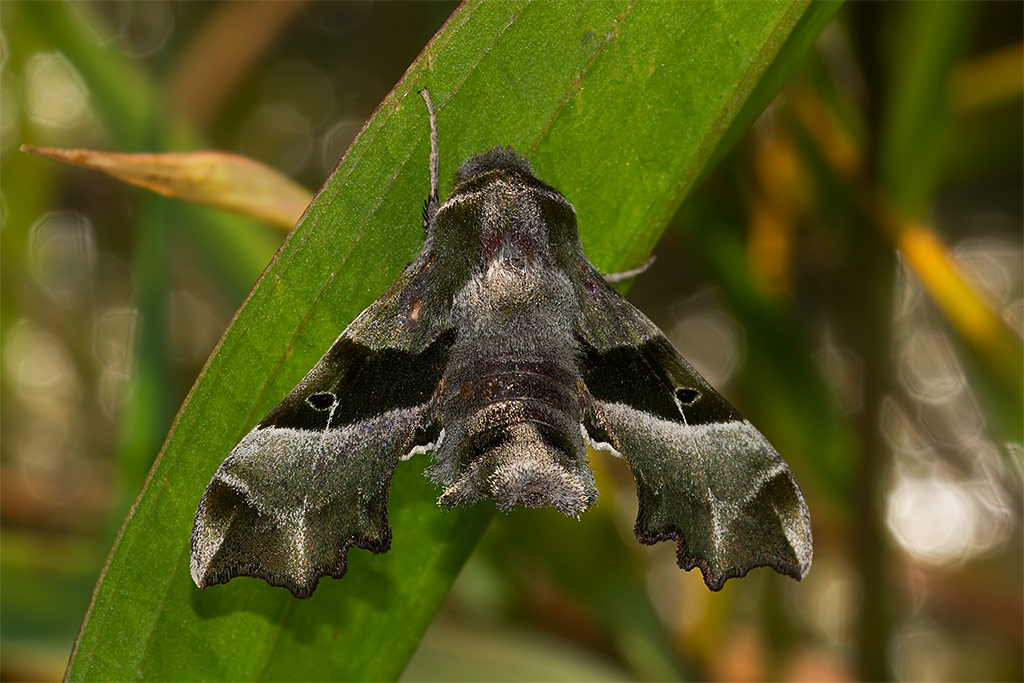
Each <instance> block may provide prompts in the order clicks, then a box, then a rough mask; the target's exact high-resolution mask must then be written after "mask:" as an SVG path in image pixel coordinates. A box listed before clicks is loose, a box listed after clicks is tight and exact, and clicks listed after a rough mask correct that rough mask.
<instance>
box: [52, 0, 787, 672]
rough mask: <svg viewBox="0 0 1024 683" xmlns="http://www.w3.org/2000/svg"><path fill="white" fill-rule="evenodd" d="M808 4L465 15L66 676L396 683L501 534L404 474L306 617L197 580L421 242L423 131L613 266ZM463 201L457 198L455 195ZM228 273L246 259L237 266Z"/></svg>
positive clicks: (283, 270) (169, 448)
mask: <svg viewBox="0 0 1024 683" xmlns="http://www.w3.org/2000/svg"><path fill="white" fill-rule="evenodd" d="M804 7H805V4H804V3H779V4H767V3H752V4H749V5H746V4H734V3H729V4H725V5H722V6H713V5H704V4H692V3H687V4H672V5H658V4H656V3H651V4H642V5H635V6H634V5H628V4H623V3H618V2H614V3H585V4H578V3H569V2H566V3H529V2H503V3H469V4H467V5H465V6H463V7H462V8H461V9H460V10H459V11H458V12H456V14H455V15H454V16H453V17H452V19H451V20H450V21H449V22H448V24H447V25H446V26H445V27H444V28H443V29H442V30H441V31H440V32H439V33H438V35H437V36H436V37H435V39H434V40H433V41H432V42H431V44H430V45H429V46H428V47H427V48H426V49H425V50H424V53H423V54H422V55H421V57H420V58H419V59H418V60H417V61H416V63H414V64H413V66H412V67H411V68H410V69H409V71H408V72H407V74H406V76H405V77H404V78H403V79H402V81H401V82H400V83H399V84H398V86H397V87H396V88H395V90H394V91H393V92H392V93H391V94H390V95H389V96H388V97H387V98H386V99H385V101H384V102H383V103H382V104H381V106H380V108H379V109H378V111H377V113H376V114H375V115H374V117H373V118H372V119H371V120H370V122H369V123H368V124H367V126H366V127H365V128H364V130H363V131H362V133H361V134H360V135H359V137H358V138H357V139H356V141H355V142H354V143H353V145H352V147H351V148H350V150H349V152H348V153H347V155H346V156H345V158H344V159H343V161H342V162H341V163H340V165H339V166H338V168H337V169H336V170H335V172H334V173H333V174H332V176H331V177H330V178H329V179H328V181H327V182H326V184H325V185H324V188H323V189H322V190H321V192H320V194H319V195H318V196H317V198H316V199H315V201H314V202H313V204H312V205H311V206H310V208H309V210H308V211H307V212H306V214H305V215H304V217H303V219H302V220H301V221H300V222H299V224H298V225H297V226H296V228H295V230H294V231H293V233H292V234H291V235H290V237H289V240H288V242H287V243H286V245H285V246H284V247H283V248H282V250H281V251H280V252H279V253H278V256H277V257H276V258H275V260H274V262H273V263H272V264H271V266H270V267H269V268H268V270H267V271H266V272H265V273H264V275H263V277H262V278H261V279H260V281H259V283H258V284H257V286H256V287H255V288H254V289H253V291H252V293H251V294H250V296H249V298H248V300H247V301H246V303H245V305H244V306H243V307H242V309H241V310H240V311H239V313H238V315H237V317H236V319H235V321H234V323H233V325H232V327H231V328H230V329H229V330H228V332H227V333H226V334H225V336H224V338H223V339H222V340H221V343H220V345H219V347H218V349H217V351H216V353H215V354H214V355H213V357H211V359H210V361H209V363H208V365H207V367H206V369H205V370H204V372H203V374H202V376H201V378H200V379H199V381H198V382H197V384H196V386H195V387H194V389H193V391H192V393H191V394H190V396H189V398H188V400H187V401H186V403H185V405H184V406H183V408H182V410H181V413H180V414H179V416H178V418H177V420H176V422H175V426H174V428H173V429H172V432H171V434H170V436H169V437H168V441H167V443H166V444H165V446H164V449H163V452H162V453H161V456H160V458H159V460H158V461H157V464H156V465H155V466H154V469H153V471H152V472H151V475H150V479H149V481H148V483H147V486H146V488H145V489H144V491H143V493H142V494H141V495H140V497H139V499H138V501H137V503H136V505H135V507H134V508H133V510H132V512H131V514H130V515H129V517H128V519H127V520H126V522H125V526H124V527H123V530H122V534H121V536H120V537H119V540H118V543H117V544H116V545H115V548H114V550H113V551H112V554H111V557H110V559H109V561H108V565H107V568H106V570H105V572H104V575H103V576H102V577H101V580H100V583H99V584H98V586H97V589H96V593H95V595H94V598H93V603H92V606H91V608H90V611H89V614H88V615H87V617H86V621H85V623H84V624H83V628H82V632H81V634H80V636H79V641H78V643H77V645H76V650H75V654H74V655H73V656H72V662H71V664H70V667H69V670H68V677H69V678H71V679H75V680H99V679H136V678H167V679H178V680H181V679H273V680H276V679H325V678H331V679H371V680H379V679H389V678H394V677H395V676H396V675H397V674H398V673H399V672H400V671H401V669H402V667H403V666H404V664H405V662H406V661H407V659H408V657H409V656H410V654H411V653H412V651H413V649H414V648H415V645H416V643H417V642H418V640H419V637H420V635H421V634H422V632H423V630H424V629H425V628H426V626H427V624H428V623H429V621H430V618H431V616H432V614H433V613H434V611H435V610H436V608H437V606H438V604H439V603H440V600H441V599H442V598H443V596H444V594H445V592H446V591H447V589H448V587H449V585H450V584H451V581H452V580H453V579H454V577H455V575H456V573H457V572H458V570H459V567H460V566H461V564H462V562H463V560H464V559H465V557H466V556H467V555H468V553H469V552H470V550H471V549H472V547H473V545H474V543H475V542H476V540H477V538H478V537H479V535H480V534H481V533H482V531H483V529H484V528H485V526H486V524H487V521H488V519H489V516H490V514H491V512H490V508H489V507H488V506H485V505H478V506H476V507H474V508H472V509H470V510H459V511H455V512H449V513H445V512H442V511H441V510H439V509H438V508H437V507H436V505H435V504H434V501H435V498H436V495H437V491H436V490H434V489H433V487H432V486H431V485H430V484H429V483H428V482H426V481H425V480H424V479H423V477H422V476H421V471H422V468H423V465H424V463H423V462H422V461H421V462H419V463H415V462H411V463H406V464H405V465H404V466H403V467H400V468H399V470H398V472H397V473H396V476H395V480H394V484H393V486H392V490H391V502H390V516H391V522H392V526H393V528H394V541H393V546H392V550H391V551H390V552H389V553H388V554H387V555H382V556H372V555H370V554H368V553H365V552H362V551H359V550H353V551H352V552H351V553H350V556H349V573H348V575H347V576H346V577H345V578H344V579H342V580H341V581H331V580H329V579H325V580H323V581H322V582H321V584H320V587H319V588H318V590H317V592H316V594H315V595H314V596H313V598H311V599H310V600H308V601H297V600H294V599H293V598H291V596H290V595H289V594H288V593H287V592H286V591H284V590H282V589H273V588H270V587H269V586H267V585H265V584H263V583H262V582H260V581H257V580H250V579H236V580H234V581H232V582H231V583H230V584H228V585H226V586H220V587H216V588H213V589H210V590H206V591H200V590H198V589H196V588H195V587H194V586H193V585H192V583H191V580H190V578H189V574H188V535H189V532H190V529H191V522H192V516H193V514H194V511H195V505H196V503H197V501H198V499H199V496H200V494H201V493H202V490H203V488H204V487H205V486H206V483H207V482H208V480H209V478H210V476H211V475H212V474H213V472H214V470H215V469H216V467H217V465H218V464H219V463H220V461H221V460H222V459H223V458H224V457H225V456H226V455H227V453H228V452H229V451H230V450H231V447H232V446H233V445H234V444H235V442H236V441H237V440H238V439H239V438H240V437H241V436H242V435H244V433H245V432H246V431H247V430H248V429H249V428H250V427H251V426H252V425H253V424H254V423H255V422H256V421H257V420H258V419H259V418H260V417H261V416H262V415H263V414H264V413H265V412H266V411H267V410H269V409H270V408H271V407H273V405H274V404H275V403H276V402H277V401H278V400H280V399H281V398H282V397H283V396H284V395H285V394H286V393H287V391H288V390H289V389H290V388H291V387H292V386H293V385H294V384H295V383H296V382H297V381H298V380H299V379H301V377H302V376H303V375H304V374H305V372H306V371H307V370H308V369H309V367H311V366H312V365H313V363H314V362H315V361H316V359H317V358H318V357H319V356H320V354H321V353H323V351H324V350H325V349H326V348H327V347H328V346H329V344H330V343H331V341H333V339H334V338H335V336H336V335H337V334H338V332H339V331H340V330H341V329H343V328H344V326H345V325H346V324H347V323H348V322H349V321H350V320H351V319H352V318H353V317H354V316H355V315H356V314H357V313H358V312H359V311H360V310H362V308H364V307H365V306H366V305H367V304H369V303H370V302H371V301H372V300H373V298H374V297H376V296H377V295H379V294H380V292H382V291H383V290H384V288H385V287H386V286H387V285H388V284H389V283H390V281H391V280H392V279H393V278H394V277H395V276H396V275H397V274H398V272H400V270H401V268H402V266H403V264H404V263H405V262H406V261H407V260H409V259H410V258H411V257H412V255H413V254H414V253H415V251H416V249H417V248H418V247H419V245H420V243H421V242H422V230H421V226H420V221H419V210H420V207H421V205H422V202H423V199H424V197H425V195H426V192H427V188H428V180H427V139H426V130H427V124H426V114H425V112H424V110H423V107H422V104H421V102H420V101H419V99H418V98H417V97H416V95H415V93H416V90H417V89H418V88H421V87H424V86H426V87H429V88H430V90H431V92H432V94H433V96H434V101H435V104H436V105H437V106H438V110H439V111H438V113H439V128H440V139H441V165H442V178H443V179H448V178H450V177H451V174H452V172H453V171H454V169H455V167H456V165H457V164H458V163H459V162H460V161H462V160H464V159H465V158H466V157H467V156H469V154H471V153H473V152H476V151H479V150H481V149H485V148H488V147H490V146H493V145H495V144H512V145H514V146H515V147H516V148H517V149H519V150H520V151H523V152H526V153H528V154H529V155H530V156H531V158H532V160H533V162H534V165H535V169H536V170H537V172H538V175H539V176H540V177H541V178H543V179H545V180H546V181H548V182H550V183H552V184H553V185H555V186H556V187H559V188H560V189H561V190H562V191H563V192H565V194H566V195H567V196H568V197H569V198H570V200H571V201H573V202H574V203H575V204H576V207H577V209H578V210H579V216H580V225H581V231H582V233H583V240H584V246H585V248H586V249H587V250H588V253H589V254H590V255H591V257H592V258H594V260H595V261H596V262H597V263H598V265H599V266H600V267H602V268H605V269H609V270H611V269H619V268H622V267H623V266H628V265H635V264H636V263H638V262H640V261H642V260H643V258H644V256H645V255H646V253H647V252H648V251H649V249H650V248H651V246H652V245H653V244H654V242H655V241H656V239H657V236H658V235H659V234H660V233H661V231H662V230H663V229H664V227H665V223H666V222H667V220H668V218H669V217H670V216H671V214H672V212H673V211H674V210H675V208H676V207H677V206H678V204H679V202H680V201H681V200H682V196H683V194H684V193H685V192H686V191H687V190H688V189H689V188H690V186H691V185H692V183H693V182H694V180H695V178H697V177H698V176H699V174H700V172H701V170H702V168H703V166H704V164H705V163H706V160H707V158H708V156H709V155H710V153H711V152H712V151H713V150H714V149H715V146H716V145H717V143H718V140H719V139H720V137H721V135H722V133H723V132H724V131H725V129H726V128H727V127H728V124H729V122H730V121H731V120H732V119H733V117H735V115H736V113H737V112H738V111H739V108H740V107H741V106H742V105H743V103H744V101H745V99H746V96H747V95H748V94H749V92H750V90H751V88H752V87H753V86H754V85H755V84H756V83H757V81H758V77H759V75H760V74H761V73H763V71H764V70H765V69H766V68H767V66H768V64H769V63H770V62H771V59H772V57H773V55H774V54H775V52H776V51H777V50H778V48H779V46H780V44H781V43H782V42H783V40H785V38H786V36H787V35H788V34H789V33H790V31H792V29H793V27H794V25H795V24H796V22H797V20H798V19H799V18H800V16H801V14H802V12H803V9H804ZM448 189H450V182H448V183H446V182H442V194H445V193H446V191H447V190H448ZM226 258H229V256H226Z"/></svg>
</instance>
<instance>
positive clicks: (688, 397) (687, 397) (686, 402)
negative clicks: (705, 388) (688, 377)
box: [676, 387, 700, 406]
mask: <svg viewBox="0 0 1024 683" xmlns="http://www.w3.org/2000/svg"><path fill="white" fill-rule="evenodd" d="M676 400H677V401H679V405H681V406H692V405H693V404H694V403H696V402H697V401H699V400H700V392H699V391H697V390H696V389H688V388H686V387H680V388H679V389H676Z"/></svg>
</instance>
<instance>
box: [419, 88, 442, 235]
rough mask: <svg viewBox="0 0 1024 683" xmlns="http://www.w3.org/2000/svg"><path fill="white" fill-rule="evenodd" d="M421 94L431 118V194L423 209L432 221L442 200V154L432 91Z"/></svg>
mask: <svg viewBox="0 0 1024 683" xmlns="http://www.w3.org/2000/svg"><path fill="white" fill-rule="evenodd" d="M420 95H421V96H422V97H423V101H424V102H426V104H427V114H428V116H429V118H430V196H429V197H428V198H427V205H426V206H425V207H424V209H423V218H424V220H425V223H430V219H431V218H433V217H434V214H435V213H437V205H438V202H439V201H440V199H439V197H438V176H439V166H440V154H439V153H438V151H437V115H436V114H435V113H434V103H433V101H431V99H430V92H429V91H428V90H427V89H426V88H424V89H423V90H420Z"/></svg>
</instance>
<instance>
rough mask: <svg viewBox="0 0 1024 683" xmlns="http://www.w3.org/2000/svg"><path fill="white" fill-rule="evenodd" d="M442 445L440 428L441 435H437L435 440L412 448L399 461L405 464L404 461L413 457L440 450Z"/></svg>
mask: <svg viewBox="0 0 1024 683" xmlns="http://www.w3.org/2000/svg"><path fill="white" fill-rule="evenodd" d="M442 443H444V428H442V429H441V433H440V434H438V435H437V440H435V441H431V442H430V443H427V444H423V445H422V446H414V447H413V448H412V450H411V451H409V452H408V453H406V454H405V455H403V456H402V457H401V458H399V460H401V461H402V462H405V461H406V460H411V459H412V458H413V456H416V455H423V454H425V453H429V452H430V451H433V450H436V449H438V448H440V447H441V444H442Z"/></svg>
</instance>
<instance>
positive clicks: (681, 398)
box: [580, 336, 741, 425]
mask: <svg viewBox="0 0 1024 683" xmlns="http://www.w3.org/2000/svg"><path fill="white" fill-rule="evenodd" d="M580 348H581V357H580V370H581V371H582V374H583V381H584V383H585V384H586V385H587V389H589V390H590V393H591V395H592V396H593V397H594V398H595V399H597V400H599V401H606V402H608V403H622V404H624V405H627V406H630V407H631V408H635V409H637V410H642V411H644V412H645V413H649V414H650V415H653V416H655V417H657V418H660V419H662V420H671V421H673V422H685V423H687V424H691V425H693V424H707V423H712V422H729V421H732V420H738V419H741V417H740V414H739V412H738V411H737V410H736V409H735V408H733V407H732V406H731V405H730V404H729V402H728V401H726V400H725V399H724V398H722V397H721V396H719V395H718V393H717V392H715V391H714V390H712V389H711V388H710V386H705V385H706V383H704V382H698V381H696V379H695V375H696V373H695V372H694V371H693V369H692V368H690V367H689V366H688V365H685V361H683V360H682V357H681V356H680V355H679V353H678V352H677V351H676V350H675V349H674V348H673V347H672V345H671V343H669V341H668V339H666V338H665V337H663V336H657V337H652V338H650V339H648V340H646V341H644V342H643V343H641V344H640V345H638V346H615V347H612V348H610V349H608V350H607V351H599V350H597V349H595V348H594V347H593V346H590V345H589V344H587V343H586V342H584V341H583V340H580ZM680 405H682V406H684V407H685V414H684V411H683V409H682V408H681V407H680Z"/></svg>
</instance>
